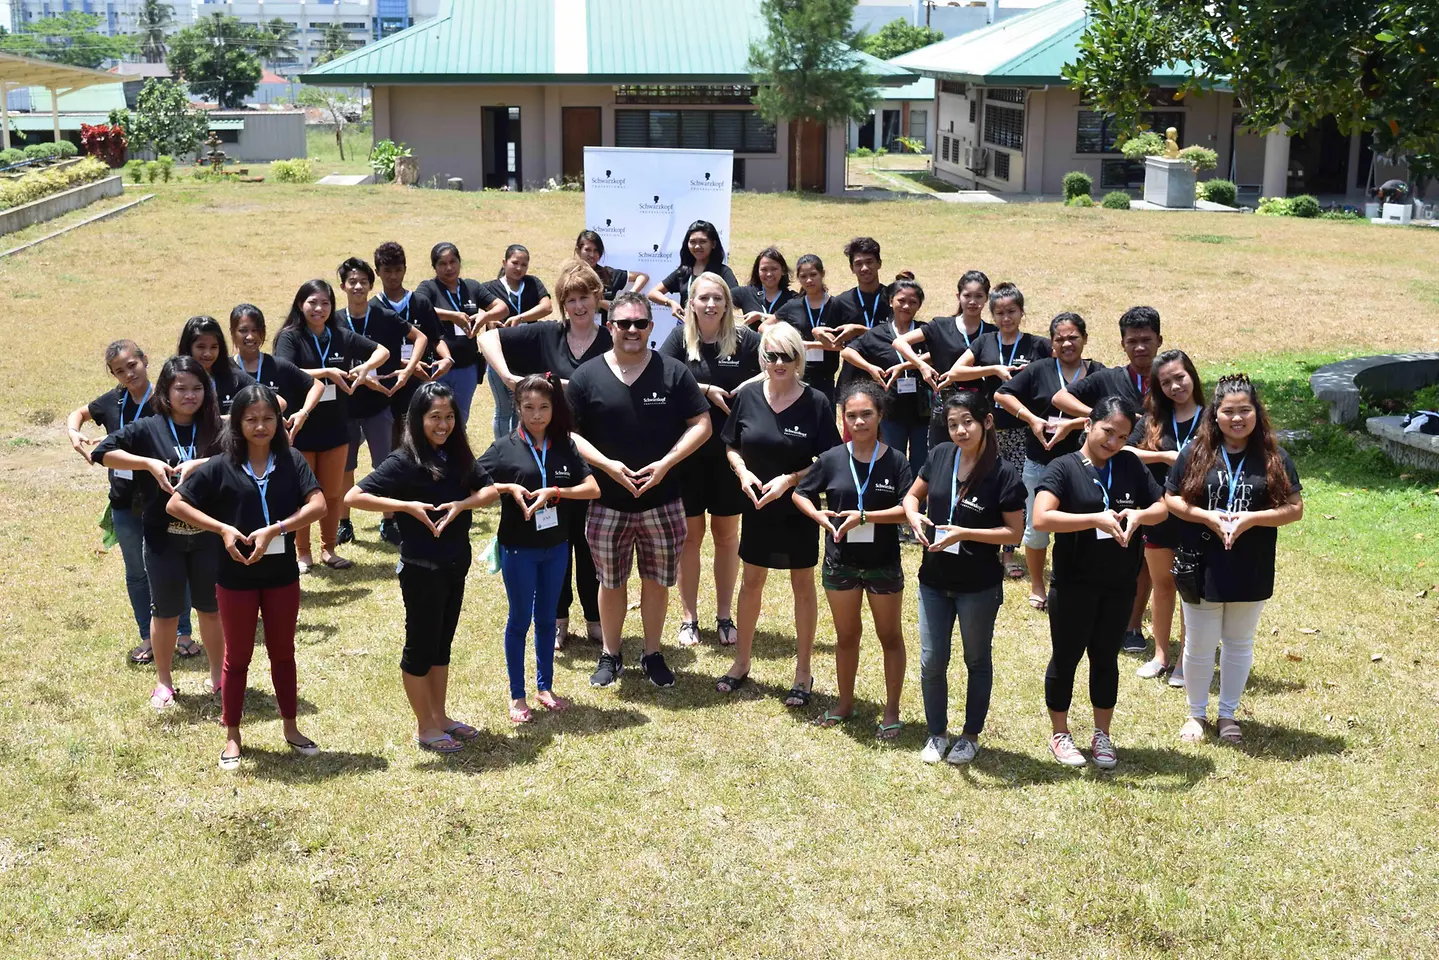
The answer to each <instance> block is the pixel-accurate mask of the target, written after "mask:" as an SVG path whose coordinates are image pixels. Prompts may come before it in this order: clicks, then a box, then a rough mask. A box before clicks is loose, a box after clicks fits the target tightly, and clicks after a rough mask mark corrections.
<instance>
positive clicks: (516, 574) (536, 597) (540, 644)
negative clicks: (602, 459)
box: [480, 374, 600, 723]
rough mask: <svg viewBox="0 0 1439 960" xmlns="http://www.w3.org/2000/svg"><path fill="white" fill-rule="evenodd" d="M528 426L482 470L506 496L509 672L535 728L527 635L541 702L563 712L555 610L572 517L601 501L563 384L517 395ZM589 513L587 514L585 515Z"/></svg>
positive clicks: (503, 555)
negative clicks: (528, 693)
mask: <svg viewBox="0 0 1439 960" xmlns="http://www.w3.org/2000/svg"><path fill="white" fill-rule="evenodd" d="M515 402H516V404H517V406H518V409H519V414H520V425H519V426H518V427H516V428H515V429H514V430H513V431H512V432H511V433H510V434H509V435H508V436H505V437H501V438H500V439H498V440H496V441H495V442H494V443H493V444H491V445H490V448H489V449H488V450H486V451H485V453H484V456H482V457H480V466H481V467H482V468H484V470H485V472H486V473H488V474H489V475H490V479H491V480H492V481H493V482H494V485H495V490H496V492H497V493H499V494H500V496H501V500H500V532H499V541H500V572H501V574H503V576H504V581H505V593H506V594H507V595H508V598H509V602H510V610H509V616H508V618H507V620H506V621H505V665H506V667H507V669H508V672H509V678H510V720H512V721H514V722H515V723H528V722H529V721H530V720H531V718H532V714H531V713H530V705H529V703H528V702H527V701H526V700H525V689H526V688H525V635H526V634H528V633H529V629H530V623H531V622H533V623H534V626H535V686H536V688H537V689H538V691H539V692H538V694H537V695H536V697H535V699H536V700H537V701H538V702H539V704H540V706H542V707H544V708H545V709H546V710H551V711H556V712H558V711H562V710H565V709H566V708H568V707H569V705H570V704H569V701H568V700H565V699H564V698H563V697H558V696H555V694H554V692H553V691H552V690H551V689H550V686H551V684H552V682H553V680H554V670H555V650H557V649H559V643H558V636H557V633H556V628H555V606H556V603H557V602H558V599H559V596H560V588H561V587H562V586H564V585H565V581H566V579H567V575H566V567H567V565H568V564H569V559H570V545H569V540H568V539H567V537H568V533H569V529H570V525H569V523H568V522H567V521H566V520H565V515H567V514H568V513H570V512H571V511H572V509H573V508H574V507H576V506H579V507H581V508H583V506H584V501H586V500H593V499H595V498H596V497H598V496H599V495H600V485H599V483H598V482H597V481H596V480H595V478H594V477H593V476H592V475H591V474H590V469H589V465H588V464H586V463H585V461H584V460H583V459H582V458H581V457H580V455H579V452H578V451H577V450H576V449H575V444H574V441H573V440H571V439H570V408H569V404H567V403H566V402H565V395H564V392H563V391H562V390H561V389H560V382H559V378H558V377H555V376H554V374H550V375H548V376H539V375H534V374H532V375H530V376H528V377H525V378H524V379H523V380H521V381H520V383H519V386H517V387H516V388H515ZM582 512H583V510H582Z"/></svg>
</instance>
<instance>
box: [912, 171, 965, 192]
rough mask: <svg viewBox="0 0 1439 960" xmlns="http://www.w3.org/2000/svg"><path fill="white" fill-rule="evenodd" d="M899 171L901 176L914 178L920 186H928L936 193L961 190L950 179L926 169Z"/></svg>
mask: <svg viewBox="0 0 1439 960" xmlns="http://www.w3.org/2000/svg"><path fill="white" fill-rule="evenodd" d="M897 172H898V173H899V176H901V177H904V178H905V179H906V180H913V181H914V182H915V183H917V184H919V185H920V186H923V187H928V188H929V189H931V190H933V191H934V192H935V193H958V192H959V187H957V186H955V185H954V184H952V183H950V182H949V181H948V180H941V179H940V178H939V177H936V176H935V175H934V174H932V173H929V172H928V171H925V170H903V171H897Z"/></svg>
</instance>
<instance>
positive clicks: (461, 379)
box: [440, 364, 480, 426]
mask: <svg viewBox="0 0 1439 960" xmlns="http://www.w3.org/2000/svg"><path fill="white" fill-rule="evenodd" d="M440 382H441V383H443V384H444V385H445V386H447V387H449V388H450V389H451V390H453V391H454V392H455V406H457V407H459V408H460V422H461V423H463V424H464V425H465V426H469V423H470V404H472V403H474V401H475V391H476V390H478V389H479V386H480V366H479V364H472V365H470V366H468V367H453V368H451V369H450V372H449V373H447V374H445V375H444V376H443V377H441V378H440Z"/></svg>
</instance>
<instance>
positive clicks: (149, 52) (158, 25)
mask: <svg viewBox="0 0 1439 960" xmlns="http://www.w3.org/2000/svg"><path fill="white" fill-rule="evenodd" d="M174 26H175V8H174V7H173V6H171V5H170V4H168V3H163V2H161V0H145V2H144V4H143V5H141V7H140V12H139V13H137V14H135V31H136V36H137V37H138V38H139V40H140V56H142V57H144V58H145V62H146V63H164V62H165V37H166V35H167V34H168V33H169V32H170V29H171V28H172V27H174Z"/></svg>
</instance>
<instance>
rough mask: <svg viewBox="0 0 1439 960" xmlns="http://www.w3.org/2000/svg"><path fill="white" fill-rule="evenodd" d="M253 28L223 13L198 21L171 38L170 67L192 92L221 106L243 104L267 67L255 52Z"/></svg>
mask: <svg viewBox="0 0 1439 960" xmlns="http://www.w3.org/2000/svg"><path fill="white" fill-rule="evenodd" d="M257 42H258V41H257V37H256V33H255V30H254V28H252V27H250V26H248V25H246V24H244V23H241V22H240V21H239V20H237V19H235V18H234V17H231V16H226V15H225V14H223V13H215V14H211V15H210V16H208V17H201V18H200V19H198V20H196V21H195V25H194V26H192V27H186V28H185V29H184V30H181V31H179V32H178V33H176V34H175V35H174V36H172V37H171V38H170V57H169V61H168V62H169V64H170V71H171V72H172V73H174V74H175V75H176V76H179V77H184V79H185V83H186V85H187V86H189V88H190V92H191V93H193V94H194V95H195V96H197V97H200V98H201V99H204V100H213V101H215V102H216V103H218V104H219V105H220V106H222V107H241V106H244V103H245V98H246V97H248V96H250V94H252V93H254V92H255V87H256V86H257V85H258V84H259V83H260V78H261V77H262V76H263V75H264V71H263V70H262V69H261V68H260V59H259V58H258V57H256V56H255V53H254V47H255V46H256V44H257Z"/></svg>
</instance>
